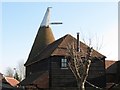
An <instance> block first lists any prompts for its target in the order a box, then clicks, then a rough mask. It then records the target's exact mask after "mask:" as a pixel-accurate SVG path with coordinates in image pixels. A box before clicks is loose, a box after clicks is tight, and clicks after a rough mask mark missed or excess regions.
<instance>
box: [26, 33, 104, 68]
mask: <svg viewBox="0 0 120 90" xmlns="http://www.w3.org/2000/svg"><path fill="white" fill-rule="evenodd" d="M76 42H77V40H76V39H75V38H74V37H72V36H71V35H69V34H67V35H65V36H64V37H62V38H60V39H58V40H56V41H54V42H53V43H51V44H49V45H48V46H47V47H46V48H44V49H43V50H42V51H41V52H40V53H39V55H37V56H36V57H34V58H32V59H31V60H29V61H30V62H29V63H28V64H27V65H30V64H32V63H35V62H38V61H40V60H42V59H45V58H48V57H50V56H55V55H57V56H65V55H66V54H67V45H68V44H72V43H74V44H75V46H76ZM76 47H77V46H76ZM80 47H81V49H82V50H83V51H84V52H86V51H87V47H88V46H87V45H85V44H84V43H82V42H80ZM92 56H94V57H101V58H103V57H105V56H104V55H102V54H100V53H99V52H97V51H95V50H93V53H92ZM27 65H26V66H27Z"/></svg>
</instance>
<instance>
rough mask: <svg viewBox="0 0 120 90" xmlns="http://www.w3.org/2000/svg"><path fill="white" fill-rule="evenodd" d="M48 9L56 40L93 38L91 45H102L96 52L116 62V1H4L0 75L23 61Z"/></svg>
mask: <svg viewBox="0 0 120 90" xmlns="http://www.w3.org/2000/svg"><path fill="white" fill-rule="evenodd" d="M49 6H51V7H52V9H51V18H50V21H51V22H54V21H62V22H63V24H62V25H51V26H50V27H51V28H52V31H53V34H54V36H55V38H56V39H58V38H60V37H62V36H64V35H65V34H71V35H72V36H74V37H76V33H77V32H80V39H81V40H82V38H85V39H86V42H87V40H88V38H91V39H92V45H93V46H94V47H96V43H99V45H100V44H102V48H101V49H100V51H99V52H101V53H102V54H104V55H105V56H106V57H107V58H106V59H107V60H118V3H117V2H77V3H75V2H72V3H69V2H67V3H65V2H61V3H57V2H54V3H53V2H49V3H48V2H32V3H30V2H22V3H20V2H16V3H15V2H10V3H8V2H6V3H2V36H1V39H2V40H1V41H2V42H1V45H2V46H1V47H2V51H1V62H0V67H1V68H0V72H2V73H4V71H5V69H6V68H7V67H12V68H15V67H16V66H17V64H18V62H19V61H21V60H24V62H26V60H27V58H28V55H29V52H30V50H31V47H32V44H33V42H34V39H35V36H36V34H37V31H38V28H39V26H40V24H41V21H42V19H43V16H44V14H45V11H46V9H47V7H49Z"/></svg>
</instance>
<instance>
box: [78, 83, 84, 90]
mask: <svg viewBox="0 0 120 90" xmlns="http://www.w3.org/2000/svg"><path fill="white" fill-rule="evenodd" d="M77 85H78V90H85V83H84V82H81V81H77Z"/></svg>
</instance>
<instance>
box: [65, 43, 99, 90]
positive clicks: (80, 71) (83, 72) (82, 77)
mask: <svg viewBox="0 0 120 90" xmlns="http://www.w3.org/2000/svg"><path fill="white" fill-rule="evenodd" d="M67 49H68V55H69V57H68V66H69V68H70V69H71V71H72V72H73V74H74V76H75V78H76V81H77V86H78V89H79V90H85V82H87V83H88V84H89V85H91V86H93V87H95V88H99V87H97V86H95V85H93V84H91V83H90V82H88V81H87V77H88V72H89V68H90V65H91V60H92V56H91V54H92V52H93V48H92V47H87V48H86V49H87V52H86V53H85V52H84V51H83V50H81V52H78V51H77V50H76V49H75V46H74V44H72V45H70V44H69V45H68V47H67ZM81 53H84V56H83V55H82V54H81ZM99 89H101V88H99Z"/></svg>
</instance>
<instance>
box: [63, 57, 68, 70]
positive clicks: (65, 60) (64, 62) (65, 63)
mask: <svg viewBox="0 0 120 90" xmlns="http://www.w3.org/2000/svg"><path fill="white" fill-rule="evenodd" d="M61 68H62V69H67V68H68V67H67V59H66V58H64V59H61Z"/></svg>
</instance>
